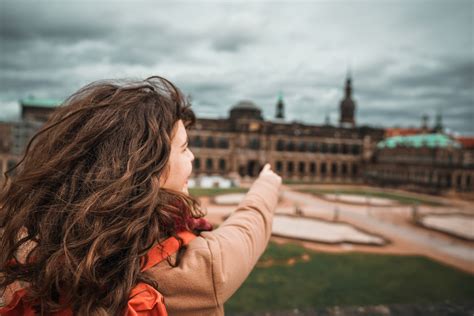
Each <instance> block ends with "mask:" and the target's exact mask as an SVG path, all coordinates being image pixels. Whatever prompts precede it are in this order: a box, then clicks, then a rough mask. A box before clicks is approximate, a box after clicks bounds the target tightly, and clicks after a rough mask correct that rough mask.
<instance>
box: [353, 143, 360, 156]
mask: <svg viewBox="0 0 474 316" xmlns="http://www.w3.org/2000/svg"><path fill="white" fill-rule="evenodd" d="M352 154H353V155H359V154H360V146H359V145H352Z"/></svg>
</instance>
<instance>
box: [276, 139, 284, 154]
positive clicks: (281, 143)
mask: <svg viewBox="0 0 474 316" xmlns="http://www.w3.org/2000/svg"><path fill="white" fill-rule="evenodd" d="M276 150H277V151H284V150H285V141H284V140H283V139H279V140H278V141H277V144H276Z"/></svg>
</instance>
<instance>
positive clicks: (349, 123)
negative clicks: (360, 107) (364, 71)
mask: <svg viewBox="0 0 474 316" xmlns="http://www.w3.org/2000/svg"><path fill="white" fill-rule="evenodd" d="M344 90H345V95H344V99H343V100H342V101H341V103H340V105H339V111H340V119H339V123H340V125H341V126H343V127H354V126H355V119H354V112H355V107H356V104H355V102H354V100H352V79H351V73H350V69H348V71H347V76H346V85H345V88H344Z"/></svg>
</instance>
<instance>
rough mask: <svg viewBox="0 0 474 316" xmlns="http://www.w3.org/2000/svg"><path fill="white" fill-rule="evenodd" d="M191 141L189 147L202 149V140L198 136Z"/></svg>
mask: <svg viewBox="0 0 474 316" xmlns="http://www.w3.org/2000/svg"><path fill="white" fill-rule="evenodd" d="M191 139H192V143H191V147H197V148H199V147H202V140H201V137H200V136H196V137H193V138H191Z"/></svg>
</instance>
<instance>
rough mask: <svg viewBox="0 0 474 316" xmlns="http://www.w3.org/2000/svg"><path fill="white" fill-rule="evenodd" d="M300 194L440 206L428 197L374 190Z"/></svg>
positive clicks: (324, 190) (306, 190)
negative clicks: (354, 197) (348, 196)
mask: <svg viewBox="0 0 474 316" xmlns="http://www.w3.org/2000/svg"><path fill="white" fill-rule="evenodd" d="M298 191H300V192H306V193H311V194H314V195H317V196H320V195H324V194H349V195H361V196H367V197H377V198H384V199H390V200H395V201H397V202H399V203H402V204H426V205H431V206H441V205H442V204H441V203H439V202H437V201H435V200H433V199H430V198H429V197H426V198H424V197H423V198H419V197H413V196H408V195H403V194H401V193H393V192H383V191H376V190H370V191H369V190H364V189H344V188H341V189H301V190H298Z"/></svg>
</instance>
